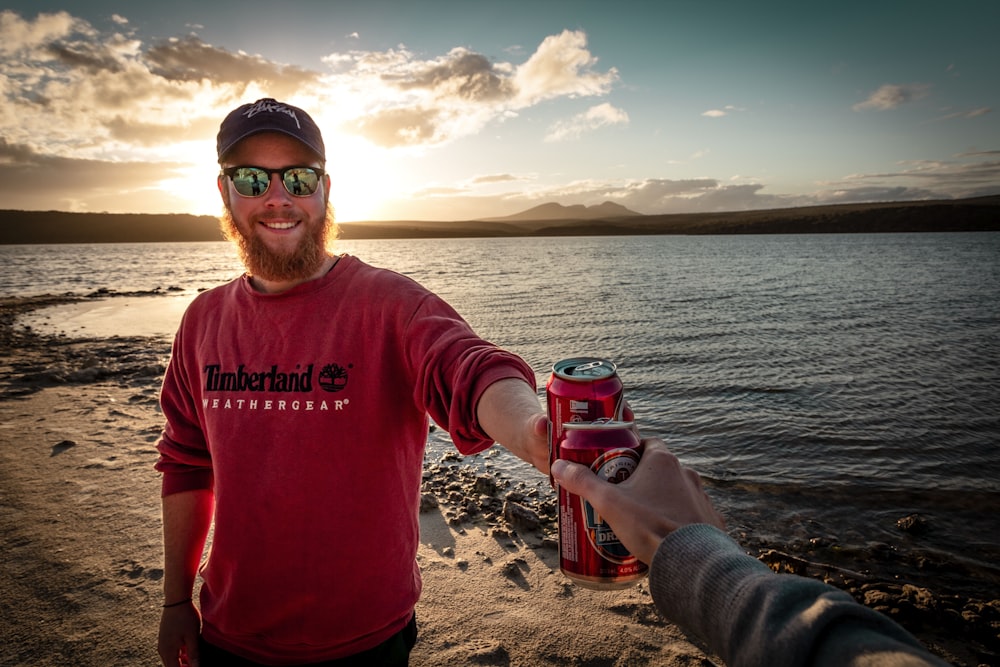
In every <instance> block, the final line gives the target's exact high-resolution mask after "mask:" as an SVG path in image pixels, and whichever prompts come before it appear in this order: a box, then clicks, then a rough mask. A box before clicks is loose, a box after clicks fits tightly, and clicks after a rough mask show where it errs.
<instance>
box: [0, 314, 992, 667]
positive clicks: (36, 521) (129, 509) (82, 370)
mask: <svg viewBox="0 0 1000 667" xmlns="http://www.w3.org/2000/svg"><path fill="white" fill-rule="evenodd" d="M103 296H107V295H103ZM132 296H141V295H132ZM67 300H74V299H69V298H67V297H35V298H30V299H11V298H5V299H0V369H2V373H0V417H2V419H0V434H2V437H0V541H2V544H3V545H4V547H3V551H4V553H3V560H2V565H0V588H2V590H3V591H4V597H5V604H4V605H3V606H2V609H3V610H2V611H0V623H2V626H3V627H4V628H5V630H4V639H5V641H4V642H3V647H2V648H0V665H25V664H30V665H67V664H72V665H105V666H106V665H123V666H124V665H129V666H132V665H153V664H157V659H156V655H155V649H154V646H155V641H156V627H157V623H158V619H159V614H160V608H159V605H160V604H161V602H162V599H161V598H162V596H161V592H160V589H161V585H162V577H163V571H162V565H161V549H160V518H159V476H158V475H157V473H156V472H155V471H154V470H153V468H152V465H153V463H154V462H155V460H156V450H155V443H156V440H157V438H158V437H159V433H160V428H161V425H162V418H161V415H160V413H159V411H158V408H157V393H158V389H159V383H160V378H161V377H162V373H163V370H164V368H165V364H166V362H167V360H168V357H169V344H168V343H167V342H165V341H162V340H158V339H150V338H137V337H114V338H106V339H99V340H94V339H77V338H71V337H66V336H43V335H39V334H38V333H36V332H34V331H31V330H26V329H24V328H23V327H21V326H14V325H13V322H14V318H15V317H16V316H17V315H18V314H19V313H23V312H27V311H29V310H31V309H34V308H38V307H41V306H45V305H52V304H55V303H59V302H63V301H67ZM424 480H425V483H424V503H423V508H422V512H421V517H420V520H421V544H420V550H419V554H418V559H419V563H420V566H421V569H422V571H423V576H424V594H423V598H422V600H421V602H420V603H419V605H418V607H417V615H418V622H419V627H420V638H419V641H418V643H417V646H416V648H415V649H414V652H413V655H412V660H411V664H412V665H415V666H417V667H420V666H424V665H440V664H463V665H464V664H470V665H589V666H598V665H602V666H603V665H666V666H668V667H673V666H680V665H709V664H721V661H719V660H718V659H717V658H715V657H714V656H712V655H711V654H710V653H706V652H705V651H703V649H702V648H701V647H700V644H699V642H698V641H697V639H696V638H692V637H687V636H685V634H684V633H683V632H682V631H681V630H679V629H678V628H677V627H675V626H674V625H672V624H670V623H668V622H666V621H665V620H663V619H662V618H660V617H659V615H658V614H657V612H656V609H655V607H654V606H653V604H652V600H651V598H650V596H649V594H648V591H647V589H646V586H645V585H644V584H640V585H639V586H636V587H634V588H631V589H628V590H625V591H620V592H614V593H600V592H594V591H589V590H585V589H581V588H579V587H577V586H574V585H572V584H571V583H570V582H569V581H568V580H567V579H566V578H565V577H563V576H562V575H561V574H560V573H559V570H558V558H557V551H556V548H555V521H554V513H553V501H552V497H551V496H550V495H547V494H545V493H544V492H538V491H537V490H531V489H528V488H526V487H524V486H523V485H519V484H518V483H516V482H512V481H510V480H505V479H501V478H497V477H493V476H488V475H484V474H482V473H479V472H476V471H475V470H473V468H472V467H470V466H466V465H464V464H463V462H462V460H461V457H459V456H458V455H457V454H448V455H445V456H444V457H443V458H442V459H441V460H430V461H427V462H426V465H425V472H424ZM720 509H721V510H722V511H723V512H724V513H725V512H726V508H725V507H721V508H720ZM736 537H737V538H738V539H740V541H741V543H743V544H744V545H745V546H747V550H748V551H749V552H751V553H753V554H754V555H757V556H759V557H760V558H762V559H763V560H764V561H765V562H767V563H768V564H769V565H771V567H772V568H774V569H776V570H783V571H795V572H797V573H800V574H804V575H806V576H815V577H819V578H823V579H826V580H828V581H830V582H831V583H833V584H834V585H838V586H841V587H843V588H845V589H846V590H849V591H850V592H851V593H852V594H853V595H855V597H856V598H857V599H859V601H861V602H863V603H865V604H868V605H870V606H873V607H875V608H876V609H879V610H880V611H883V612H884V613H887V614H889V615H890V616H893V617H894V618H896V619H897V620H898V621H899V622H900V623H901V624H902V625H904V627H906V628H907V629H908V630H910V631H911V632H912V633H914V634H915V635H916V636H917V637H918V638H920V639H921V641H923V642H924V643H925V645H926V646H928V648H930V649H931V650H932V651H933V652H934V653H936V654H937V655H940V656H942V657H944V658H945V659H946V660H948V661H949V662H952V663H953V664H956V665H979V664H998V663H1000V640H998V632H1000V602H998V601H997V600H996V599H994V597H993V596H992V594H991V593H992V592H993V591H995V586H992V585H991V586H986V587H984V589H983V593H984V596H983V597H981V598H979V597H976V596H971V595H970V596H958V595H942V594H940V593H938V592H936V591H934V590H932V589H929V588H927V587H925V586H915V585H912V584H910V583H908V581H907V579H906V572H905V571H902V570H900V571H895V572H894V571H893V569H892V567H893V566H892V563H891V561H887V562H886V563H884V564H883V565H882V566H881V567H877V568H872V567H871V565H872V563H870V562H866V561H864V560H863V559H867V558H870V557H871V554H863V553H859V554H851V555H849V557H845V558H844V559H843V560H841V561H838V562H836V563H830V562H828V561H823V562H820V561H817V560H816V559H815V555H814V554H813V553H810V552H808V551H806V552H802V551H801V550H798V551H796V550H794V549H792V548H791V547H790V546H789V545H780V544H763V543H761V542H759V541H755V540H753V539H752V537H750V536H741V535H737V536H736ZM850 558H854V559H858V560H856V561H855V562H852V561H851V560H850ZM860 572H867V573H868V574H864V575H862V574H860ZM872 572H874V574H872ZM974 583H975V582H974V581H970V584H974ZM970 588H975V586H974V585H970Z"/></svg>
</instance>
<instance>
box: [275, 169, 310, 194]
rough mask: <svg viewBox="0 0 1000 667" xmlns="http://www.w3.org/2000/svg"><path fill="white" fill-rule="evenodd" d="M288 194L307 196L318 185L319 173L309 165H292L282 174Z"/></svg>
mask: <svg viewBox="0 0 1000 667" xmlns="http://www.w3.org/2000/svg"><path fill="white" fill-rule="evenodd" d="M281 177H282V180H283V181H284V183H285V189H286V190H288V193H289V194H293V195H298V196H300V197H308V196H309V195H311V194H312V193H314V192H316V189H317V188H318V187H319V174H317V173H316V172H315V170H313V169H310V168H309V167H293V168H292V169H288V170H286V171H285V172H284V173H283V174H282V175H281Z"/></svg>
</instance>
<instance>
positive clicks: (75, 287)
mask: <svg viewBox="0 0 1000 667" xmlns="http://www.w3.org/2000/svg"><path fill="white" fill-rule="evenodd" d="M340 249H341V250H342V251H344V252H349V253H351V254H354V255H357V256H359V257H360V258H362V259H364V260H365V261H367V262H369V263H372V264H375V265H378V266H384V267H387V268H392V269H395V270H397V271H399V272H401V273H404V274H406V275H409V276H411V277H413V278H415V279H417V280H418V281H420V282H421V283H423V284H424V285H426V286H427V287H429V288H430V289H432V290H434V291H436V292H437V293H439V294H441V295H442V296H443V297H444V298H446V299H447V300H448V301H449V302H450V303H452V305H454V306H455V307H456V309H457V310H458V311H459V312H461V313H462V314H463V315H464V316H465V317H466V318H467V319H468V320H469V322H470V323H471V324H472V326H473V327H474V328H475V329H476V330H477V331H478V332H479V333H480V334H481V335H483V336H484V337H485V338H488V339H490V340H492V341H494V342H496V343H498V344H500V345H502V346H504V347H506V348H508V349H510V350H512V351H515V352H517V353H519V354H521V355H522V356H523V357H524V358H525V359H526V360H527V361H528V362H529V363H530V364H531V365H532V366H533V367H534V369H535V371H536V374H537V379H538V382H539V387H543V386H544V383H545V380H546V378H547V377H548V374H549V369H550V367H551V365H552V363H553V362H555V361H557V360H558V359H561V358H563V357H567V356H580V355H587V356H602V357H607V358H610V359H612V360H614V361H616V362H617V363H618V365H619V370H620V375H621V377H622V380H623V382H624V384H625V388H626V395H627V397H628V399H629V401H630V403H631V405H632V407H633V409H634V411H635V412H636V415H637V418H638V421H639V423H640V426H641V429H642V431H643V433H644V434H647V435H657V436H660V437H663V438H664V439H666V440H667V441H668V443H669V444H670V445H671V446H672V447H673V449H674V450H675V451H676V453H677V454H678V455H679V456H680V457H681V459H682V460H683V461H684V462H685V463H686V464H688V465H690V466H692V467H694V468H696V469H697V470H699V472H701V473H702V475H703V477H704V478H705V479H706V484H707V486H708V487H709V489H710V493H711V494H712V496H713V498H715V499H716V500H717V502H718V504H719V505H720V507H722V508H723V510H724V513H725V514H726V515H727V519H728V520H729V523H730V527H731V528H732V529H733V530H734V531H737V532H739V531H743V532H745V533H747V534H753V535H764V536H767V537H774V538H779V539H782V540H785V541H789V540H796V539H801V540H808V539H809V538H811V537H816V536H821V537H825V538H829V539H833V540H835V541H838V542H840V543H844V544H852V545H855V546H864V545H871V544H874V543H882V544H890V545H891V547H892V548H914V549H925V550H928V551H934V552H940V553H943V554H948V555H949V556H950V557H954V558H961V559H964V560H966V561H968V562H973V563H975V564H978V565H986V566H989V567H995V566H996V563H997V561H998V559H1000V512H998V508H1000V446H998V445H1000V409H998V407H997V406H998V400H997V399H998V397H1000V298H998V297H1000V234H996V233H979V234H912V235H910V234H885V235H875V234H871V235H790V236H706V237H682V236H654V237H600V238H542V239H536V238H531V239H528V238H518V239H458V240H390V241H386V240H379V241H352V242H341V244H340ZM239 273H240V266H239V264H238V261H237V259H236V257H235V255H234V253H233V252H232V251H231V249H230V248H229V246H228V245H227V244H225V243H190V244H122V245H47V246H0V280H2V282H0V284H2V285H3V286H4V288H3V291H4V292H5V293H6V294H8V295H33V294H43V293H61V292H72V293H76V294H88V293H91V292H93V291H94V290H97V289H100V288H106V289H109V290H112V291H133V290H153V289H169V288H175V290H174V292H172V293H173V294H175V295H176V296H174V297H172V298H173V299H174V300H173V302H170V301H169V300H168V299H167V297H165V296H164V297H156V298H157V299H161V301H157V302H154V303H158V304H160V307H158V308H157V311H158V312H161V313H162V314H163V318H162V322H160V321H159V320H158V322H160V323H158V324H157V325H156V326H158V327H161V328H162V329H163V330H162V331H161V332H160V333H159V334H156V333H155V332H150V331H143V333H144V334H145V335H162V336H167V335H169V334H170V333H172V330H173V326H174V324H175V321H176V318H177V317H179V312H180V308H177V307H176V305H177V303H178V299H180V300H183V299H190V297H191V295H193V294H194V293H196V291H197V290H199V289H203V288H206V287H211V286H213V285H215V284H218V283H221V282H223V281H225V280H228V279H230V278H232V277H234V276H236V275H238V274H239ZM110 301H111V302H112V305H113V303H114V301H115V300H114V299H111V300H110ZM98 303H101V302H98ZM105 303H106V302H105ZM170 303H172V304H173V305H168V304H170ZM88 305H89V307H90V308H91V309H93V307H94V305H93V304H88ZM76 308H77V309H79V308H80V307H79V306H77V307H76ZM110 310H114V309H113V308H112V309H110ZM118 311H119V312H120V311H121V308H118ZM74 312H75V313H76V316H79V314H80V311H79V310H77V311H69V310H68V311H62V314H61V315H57V316H55V317H53V315H52V313H51V312H50V313H45V314H44V315H42V317H48V319H47V320H42V319H40V318H39V317H38V315H39V314H36V316H35V317H36V319H34V320H33V324H35V325H43V324H45V323H48V325H49V326H56V325H59V324H60V323H61V322H62V321H63V320H65V319H66V318H68V317H71V316H72V315H73V313H74ZM105 316H110V311H109V312H108V313H105V314H104V315H100V316H99V317H97V318H96V321H100V319H101V318H103V317H105ZM137 319H142V320H146V319H149V318H135V317H132V318H131V320H132V321H136V320H137ZM94 322H95V318H92V319H91V323H92V324H93V323H94ZM115 326H116V330H117V331H118V332H119V333H122V334H128V333H129V331H127V330H122V329H121V328H120V326H119V325H115ZM154 328H155V327H154ZM98 329H99V327H98ZM77 333H79V332H77ZM95 333H97V335H100V332H99V331H98V332H95ZM448 447H449V443H448V440H447V437H446V436H445V435H443V434H441V433H435V434H432V436H431V439H430V441H429V449H430V451H431V452H432V453H434V452H439V451H445V450H446V449H447V448H448ZM474 464H475V465H487V466H496V467H500V468H501V469H502V470H503V471H505V472H507V473H508V474H510V475H512V476H514V477H515V478H522V479H527V480H530V481H532V482H533V483H534V482H537V481H538V480H537V475H534V474H533V472H532V471H530V470H526V469H525V467H524V466H521V465H519V463H518V462H516V461H515V460H513V457H509V455H506V453H498V454H493V455H491V456H489V457H476V459H475V460H474ZM912 513H919V514H921V515H922V516H924V517H925V518H927V519H928V522H929V525H930V526H931V528H932V529H931V530H930V531H928V533H927V534H926V535H923V536H920V537H919V538H917V537H911V536H907V535H903V534H902V533H900V531H899V530H898V529H897V528H896V525H895V521H896V519H898V518H900V517H902V516H905V515H907V514H912Z"/></svg>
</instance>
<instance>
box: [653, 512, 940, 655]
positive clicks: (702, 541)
mask: <svg viewBox="0 0 1000 667" xmlns="http://www.w3.org/2000/svg"><path fill="white" fill-rule="evenodd" d="M649 586H650V590H651V593H652V596H653V601H654V602H655V603H656V607H657V608H658V609H659V610H660V613H662V614H663V615H664V616H665V617H666V618H667V619H668V620H670V621H672V622H673V623H675V624H677V625H678V626H680V627H681V629H683V630H684V631H685V632H688V633H690V634H694V635H696V636H698V637H699V638H700V639H702V640H703V641H705V642H706V643H707V645H708V647H709V648H710V649H711V650H712V651H713V652H715V653H717V654H718V655H719V656H720V657H722V658H723V660H725V661H726V664H727V665H729V667H744V666H748V667H749V666H751V665H767V667H781V666H783V665H788V666H789V667H791V666H793V665H831V666H832V665H838V666H841V665H861V664H864V665H893V666H896V665H899V666H903V665H906V666H909V665H921V666H924V665H945V664H946V663H944V662H942V661H940V660H939V659H937V658H935V657H934V656H932V655H931V654H929V653H927V652H926V651H925V650H924V649H923V648H922V647H921V645H920V643H919V642H918V641H917V640H916V639H915V638H914V637H913V636H911V635H910V634H909V633H907V632H906V631H905V630H903V628H901V627H900V626H899V625H897V624H896V623H894V622H893V621H892V620H891V619H889V618H888V617H886V616H884V615H882V614H880V613H878V612H876V611H874V610H872V609H869V608H867V607H865V606H863V605H861V604H858V603H857V602H856V601H855V600H854V599H853V598H852V597H851V596H850V595H848V594H847V593H846V592H844V591H841V590H838V589H836V588H834V587H832V586H828V585H826V584H824V583H823V582H821V581H818V580H814V579H809V578H806V577H799V576H794V575H784V574H782V575H779V574H775V573H774V572H772V571H771V570H770V569H769V568H768V567H767V566H766V565H764V564H763V563H761V562H760V561H758V560H757V559H755V558H753V557H751V556H749V555H747V554H746V553H745V552H744V551H743V550H742V549H741V548H740V547H739V545H737V544H736V542H734V541H733V540H731V539H730V538H729V537H728V536H727V535H726V534H725V533H723V532H722V531H720V530H718V529H716V528H714V527H712V526H708V525H703V524H699V525H690V526H685V527H684V528H681V529H679V530H676V531H674V532H673V533H671V534H670V535H668V536H667V537H666V538H665V539H664V540H663V542H662V543H660V546H659V549H658V550H657V552H656V555H655V556H654V557H653V563H652V565H651V567H650V580H649Z"/></svg>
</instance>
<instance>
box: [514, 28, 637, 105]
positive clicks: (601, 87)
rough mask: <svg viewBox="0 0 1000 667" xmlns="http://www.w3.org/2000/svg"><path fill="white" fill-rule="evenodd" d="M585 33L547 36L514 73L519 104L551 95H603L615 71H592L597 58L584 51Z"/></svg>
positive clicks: (564, 32)
mask: <svg viewBox="0 0 1000 667" xmlns="http://www.w3.org/2000/svg"><path fill="white" fill-rule="evenodd" d="M586 47H587V35H586V34H585V33H584V32H582V31H571V30H564V31H563V32H562V33H561V34H559V35H552V36H549V37H546V38H545V39H544V40H543V41H542V43H541V45H539V47H538V49H537V50H536V51H535V53H533V54H532V55H531V57H530V58H528V60H527V61H526V62H525V63H523V64H522V65H520V66H518V68H517V72H516V74H515V76H514V81H515V83H516V85H517V91H518V98H519V105H520V106H531V105H533V104H536V103H538V102H539V101H541V100H546V99H551V98H554V97H564V96H569V97H589V96H597V95H605V94H607V93H608V91H609V90H610V89H611V86H612V85H613V84H614V83H615V81H617V80H618V70H616V69H615V68H613V67H612V68H611V69H609V70H608V71H607V72H604V73H601V72H596V71H594V69H593V68H594V66H595V65H596V64H597V58H595V57H594V56H593V55H591V53H590V51H588V50H587V48H586Z"/></svg>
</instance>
